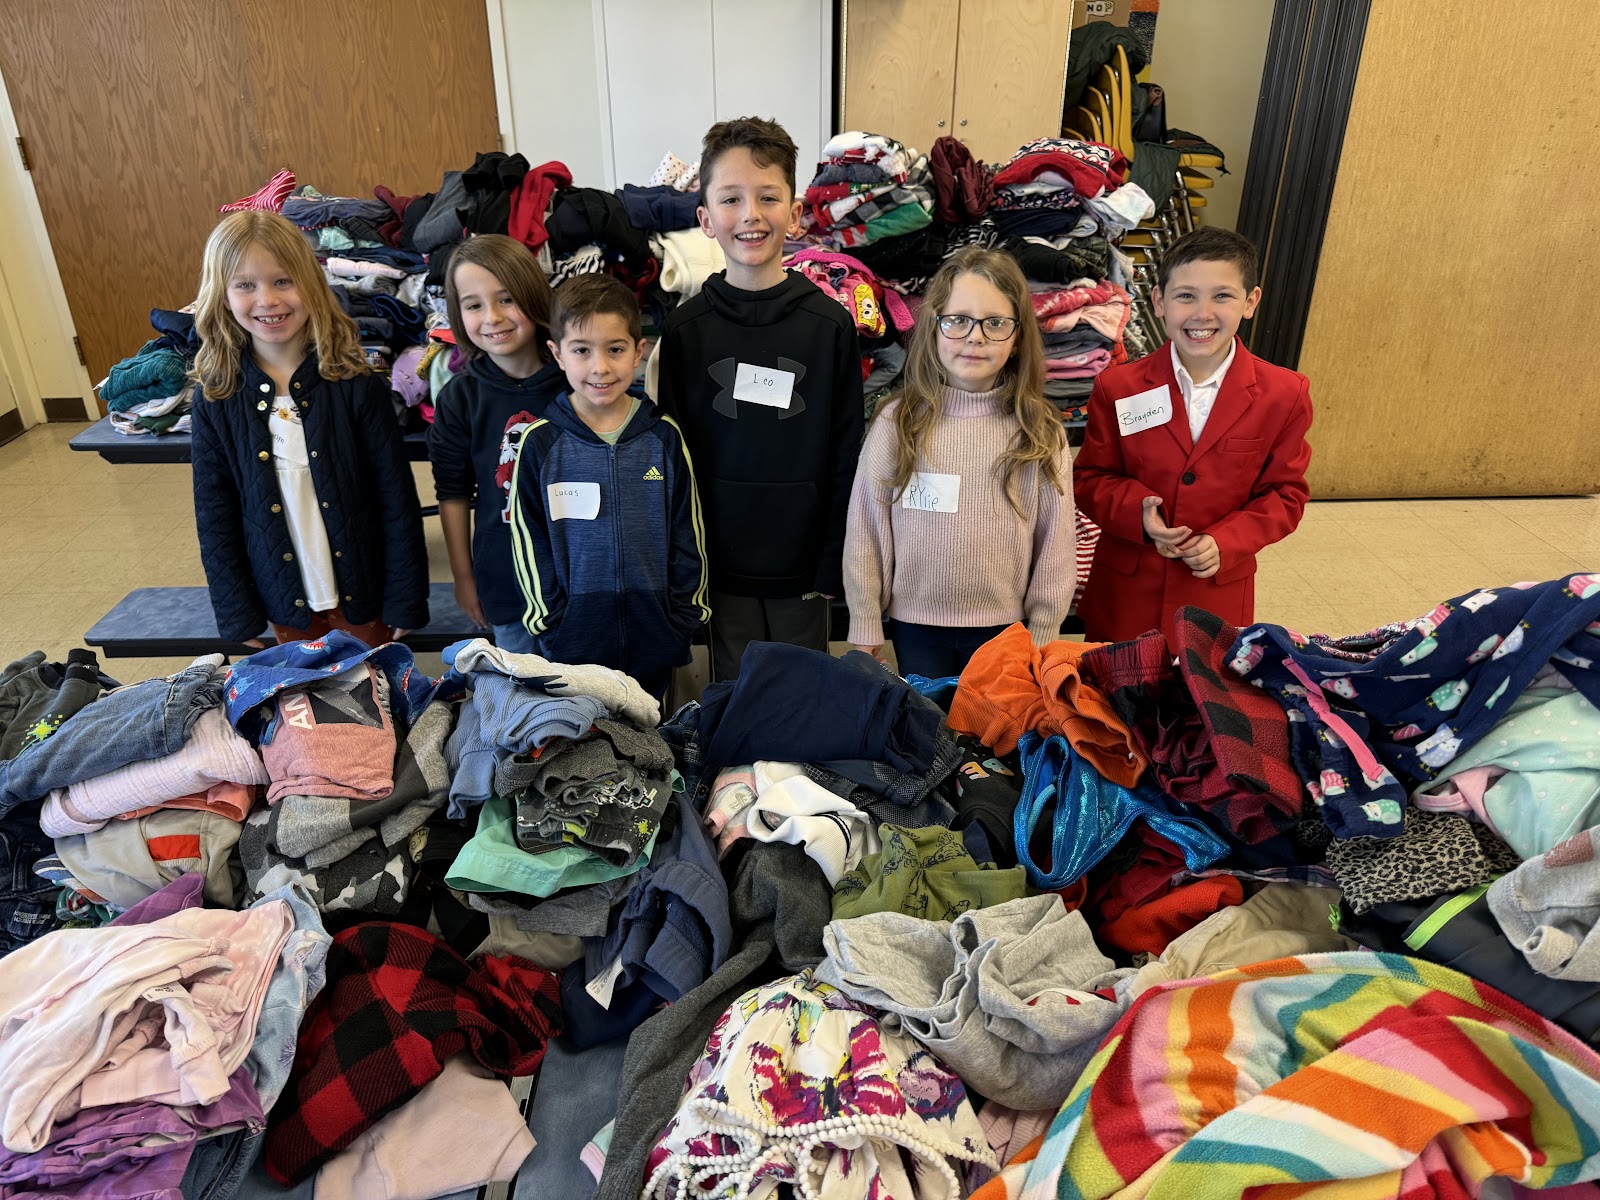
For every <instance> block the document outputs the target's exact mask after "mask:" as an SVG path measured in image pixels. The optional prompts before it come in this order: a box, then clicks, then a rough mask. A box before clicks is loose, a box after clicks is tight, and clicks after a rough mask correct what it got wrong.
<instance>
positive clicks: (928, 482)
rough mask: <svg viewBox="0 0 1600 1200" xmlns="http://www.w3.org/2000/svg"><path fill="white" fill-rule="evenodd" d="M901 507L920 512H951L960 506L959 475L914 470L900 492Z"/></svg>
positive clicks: (958, 509) (956, 510)
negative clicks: (903, 489) (904, 488)
mask: <svg viewBox="0 0 1600 1200" xmlns="http://www.w3.org/2000/svg"><path fill="white" fill-rule="evenodd" d="M900 507H901V508H915V509H918V510H919V511H921V512H937V513H953V512H958V511H960V508H961V476H959V475H936V474H934V473H933V472H931V471H916V472H914V473H913V474H912V476H911V478H910V479H909V480H908V481H907V482H906V490H905V491H903V492H901V493H900Z"/></svg>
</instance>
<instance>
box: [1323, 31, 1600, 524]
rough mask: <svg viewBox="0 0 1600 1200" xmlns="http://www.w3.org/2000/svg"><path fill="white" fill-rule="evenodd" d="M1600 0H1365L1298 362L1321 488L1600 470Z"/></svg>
mask: <svg viewBox="0 0 1600 1200" xmlns="http://www.w3.org/2000/svg"><path fill="white" fill-rule="evenodd" d="M1596 62H1600V4H1591V3H1573V2H1571V0H1523V2H1522V3H1519V4H1517V5H1515V6H1504V5H1498V4H1481V3H1479V4H1451V5H1431V4H1417V3H1415V2H1414V0H1373V3H1372V8H1371V14H1370V17H1369V20H1368V24H1367V31H1366V43H1365V46H1364V48H1363V50H1362V56H1361V67H1360V74H1359V76H1358V78H1357V81H1356V91H1355V98H1354V103H1353V105H1352V107H1351V112H1350V121H1349V126H1348V128H1347V130H1346V133H1345V139H1344V150H1343V155H1342V158H1341V161H1340V164H1339V177H1338V182H1337V186H1336V188H1335V191H1334V202H1333V208H1332V212H1331V213H1330V216H1329V221H1328V229H1327V237H1326V240H1325V241H1324V243H1323V248H1322V258H1321V262H1320V264H1319V267H1318V272H1317V283H1316V290H1315V293H1314V294H1313V297H1312V305H1311V313H1310V317H1309V321H1308V324H1307V329H1306V338H1305V346H1304V349H1303V351H1302V354H1301V359H1300V370H1301V371H1302V372H1304V373H1305V374H1306V375H1307V376H1309V377H1310V379H1311V395H1312V400H1313V402H1314V404H1315V405H1316V412H1317V416H1316V424H1315V426H1314V427H1313V429H1312V432H1311V442H1312V445H1313V447H1314V449H1315V455H1314V457H1313V460H1312V466H1311V484H1312V495H1313V496H1315V497H1318V498H1325V499H1326V498H1352V497H1407V496H1504V495H1527V496H1541V495H1558V494H1570V493H1590V492H1595V491H1600V377H1597V374H1596V370H1595V345H1596V340H1595V335H1594V322H1595V316H1594V304H1593V302H1592V296H1593V294H1594V291H1595V286H1596V279H1597V268H1600V216H1597V214H1600V156H1596V154H1595V153H1594V123H1595V112H1596V97H1595V85H1596V77H1595V73H1594V70H1593V64H1594V63H1596Z"/></svg>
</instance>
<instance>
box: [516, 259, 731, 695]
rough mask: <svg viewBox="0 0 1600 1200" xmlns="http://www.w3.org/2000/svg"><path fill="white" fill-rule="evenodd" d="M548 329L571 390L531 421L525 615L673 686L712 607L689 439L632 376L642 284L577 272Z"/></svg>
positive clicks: (564, 648) (523, 534)
mask: <svg viewBox="0 0 1600 1200" xmlns="http://www.w3.org/2000/svg"><path fill="white" fill-rule="evenodd" d="M550 333H551V336H552V338H553V339H554V340H553V341H551V343H550V350H551V352H552V353H553V354H554V355H555V358H556V361H557V362H558V363H559V364H560V365H561V369H562V371H563V372H564V373H565V374H566V377H567V385H568V390H567V391H566V392H563V393H562V394H561V395H560V396H559V397H558V398H557V399H556V400H555V401H554V402H553V403H552V404H551V405H550V407H549V409H548V410H546V412H545V415H544V417H543V419H541V420H537V421H535V422H533V424H531V425H530V426H528V428H527V430H526V431H525V432H524V433H523V435H522V440H521V443H520V445H519V447H518V450H517V458H516V465H515V467H514V468H513V470H512V483H511V490H512V494H513V497H514V502H513V504H512V510H511V548H512V555H513V558H514V560H515V564H516V571H517V582H518V585H519V586H520V587H521V589H522V594H523V597H524V599H525V600H526V601H527V607H526V610H525V612H524V614H523V623H524V624H525V625H526V626H527V628H528V632H529V633H531V634H532V635H533V637H534V641H535V644H536V645H537V647H538V651H539V653H540V654H542V655H544V657H546V658H548V659H550V660H551V661H553V662H565V663H599V664H601V665H602V666H607V667H616V668H618V669H619V670H622V671H626V672H627V673H628V674H629V675H632V676H633V677H634V678H635V679H636V680H638V681H639V684H640V686H641V687H643V688H644V689H645V690H646V691H648V692H649V693H650V694H651V695H653V696H656V697H661V696H664V695H665V694H666V690H667V684H668V683H669V682H670V681H671V678H672V668H673V667H676V666H682V665H683V664H685V663H687V662H688V661H689V640H690V638H691V637H692V636H693V635H694V632H695V630H696V629H697V628H698V627H699V626H700V625H702V624H704V623H705V622H706V621H707V620H709V619H710V617H711V610H710V608H709V607H707V599H706V589H707V577H706V556H705V522H704V520H703V519H702V517H701V514H700V499H699V497H698V495H696V493H695V481H694V469H693V467H692V466H691V465H690V462H689V452H688V450H687V448H686V447H685V446H684V443H683V433H682V431H681V430H680V429H679V428H678V426H677V425H676V424H675V423H674V422H673V421H672V420H671V418H669V417H665V416H662V415H661V414H660V413H659V412H658V411H657V410H656V406H655V405H654V404H652V403H650V401H649V400H648V399H645V398H644V397H643V396H642V395H640V394H639V393H638V392H637V391H635V390H633V389H631V387H630V385H631V384H632V382H633V377H634V372H635V371H636V370H637V368H638V365H639V357H640V352H641V347H640V344H639V339H640V319H639V304H638V302H637V301H636V300H635V299H634V297H633V293H632V292H630V291H629V290H628V289H627V288H626V287H624V286H623V285H622V284H621V283H619V282H617V281H616V280H615V279H612V278H611V277H610V276H607V275H580V276H578V277H577V278H575V279H572V280H569V281H568V282H567V283H565V284H563V285H562V286H561V287H560V288H559V289H558V290H557V292H556V295H555V305H554V308H553V309H552V311H551V314H550Z"/></svg>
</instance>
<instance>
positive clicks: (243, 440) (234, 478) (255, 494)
mask: <svg viewBox="0 0 1600 1200" xmlns="http://www.w3.org/2000/svg"><path fill="white" fill-rule="evenodd" d="M242 367H243V371H242V376H243V379H242V383H241V384H240V387H239V390H238V391H236V392H234V394H233V395H231V396H229V397H227V398H226V399H224V400H218V401H216V402H212V401H209V400H207V399H206V398H205V396H204V395H202V394H201V392H200V389H199V388H196V389H195V397H194V418H193V425H194V432H193V461H194V517H195V525H196V526H197V527H198V528H199V532H200V558H201V561H202V562H203V563H204V564H205V569H206V582H207V583H208V584H209V585H210V588H211V607H212V609H213V610H214V611H215V612H216V615H217V631H218V633H220V634H221V635H222V636H223V637H225V638H233V639H235V640H239V641H242V640H244V639H245V638H252V637H256V636H258V635H259V634H260V633H261V632H262V631H263V630H264V629H265V628H266V627H267V623H268V622H269V621H271V622H273V623H274V624H278V625H287V626H290V627H291V628H295V629H306V628H308V627H309V626H310V624H311V611H310V609H308V608H307V607H306V602H305V586H304V584H303V583H302V582H301V579H300V565H299V563H297V562H296V561H295V560H294V547H293V544H292V543H291V542H290V540H289V521H288V518H287V516H286V515H285V514H284V511H283V496H282V494H281V493H280V492H279V490H278V472H277V467H276V464H275V463H274V462H273V458H272V434H271V432H270V431H269V429H268V428H267V416H268V411H269V408H270V405H271V400H272V394H273V391H274V388H273V384H272V380H271V379H270V378H269V377H268V376H267V374H266V373H265V372H264V371H262V370H261V368H260V367H259V366H257V365H256V363H255V361H254V360H253V359H252V358H251V357H250V354H249V352H248V351H246V352H245V354H244V356H243V362H242ZM289 394H290V395H291V396H293V397H294V399H295V402H296V403H297V404H298V405H299V407H300V412H301V419H302V421H303V423H304V425H305V431H306V449H307V450H309V451H310V452H311V478H312V482H313V483H314V484H315V485H316V489H317V495H318V497H319V498H320V499H321V501H322V505H323V511H322V519H323V521H324V522H325V523H326V525H327V529H328V545H329V547H330V548H331V549H332V550H333V553H334V561H333V568H334V574H335V576H336V578H337V579H338V582H339V595H340V600H341V604H340V607H341V608H343V610H344V615H345V617H346V618H347V619H348V620H349V621H351V622H352V623H353V624H356V625H362V624H365V623H366V622H368V621H374V620H379V619H381V620H382V621H383V622H384V623H385V624H388V625H390V626H393V627H394V628H397V629H418V628H421V627H422V626H423V625H426V624H427V623H428V552H427V548H426V546H425V544H424V542H423V536H422V510H421V507H420V506H419V504H418V503H417V488H416V484H415V483H414V482H413V480H412V477H411V466H410V464H409V463H408V462H407V461H406V457H405V447H404V445H403V443H402V442H401V440H400V428H399V426H398V425H397V424H396V423H395V418H394V408H393V404H392V402H391V401H390V399H389V389H388V387H387V386H386V385H385V384H384V382H383V380H382V378H381V377H379V376H377V375H360V376H357V377H356V378H354V379H324V378H322V376H321V375H320V374H318V372H317V360H316V356H315V355H314V354H312V355H307V356H306V360H305V362H303V363H301V364H300V369H299V370H298V371H296V372H295V373H294V377H293V378H292V379H291V380H290V393H289Z"/></svg>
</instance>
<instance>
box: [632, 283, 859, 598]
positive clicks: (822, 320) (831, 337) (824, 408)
mask: <svg viewBox="0 0 1600 1200" xmlns="http://www.w3.org/2000/svg"><path fill="white" fill-rule="evenodd" d="M660 354H661V365H660V379H659V392H660V396H659V398H660V400H661V407H662V409H663V411H665V412H666V413H667V414H668V415H669V416H671V417H673V418H674V419H675V420H676V421H677V422H678V423H679V424H680V425H681V426H682V428H683V434H684V438H685V440H686V441H687V442H688V445H689V451H690V453H691V454H692V455H693V456H694V461H695V463H696V464H697V469H698V472H699V480H700V494H701V498H702V500H703V501H704V503H705V508H706V522H707V542H708V548H709V553H710V557H711V579H712V583H713V585H714V586H715V587H716V588H717V589H718V590H719V591H724V592H730V593H732V594H733V595H736V596H760V597H764V598H768V599H779V598H784V597H794V596H803V595H805V594H806V593H808V592H821V593H823V594H824V595H828V596H842V595H844V590H843V589H844V582H843V566H842V562H843V557H844V528H845V517H846V515H847V513H848V512H849V508H850V487H851V484H852V483H853V482H854V480H855V475H856V458H857V457H858V456H859V455H860V453H861V438H862V429H863V424H864V417H863V412H862V401H861V351H860V347H859V345H858V344H857V341H856V327H855V321H854V320H853V319H852V318H851V316H850V314H849V313H847V312H846V311H845V310H844V306H843V305H841V304H839V302H838V301H836V300H834V299H833V298H831V297H829V296H827V295H824V294H823V292H822V291H821V289H819V288H818V287H817V286H816V284H814V283H812V282H811V281H810V280H809V279H807V278H806V277H805V276H803V275H800V274H797V273H796V272H793V271H791V272H789V273H788V274H787V275H786V276H785V278H784V281H783V282H782V283H780V284H778V285H777V286H776V287H772V288H768V289H766V290H765V291H760V292H749V291H745V290H744V289H743V288H736V287H734V286H732V285H731V284H729V283H728V280H727V275H726V274H725V273H724V272H718V273H717V274H715V275H712V276H711V277H710V278H709V279H707V280H706V283H705V287H704V288H703V289H702V290H701V292H700V294H699V295H697V296H695V297H694V298H693V299H692V300H689V301H687V302H685V303H684V304H682V305H681V306H679V307H678V308H676V309H674V310H673V312H672V315H671V316H670V317H668V318H667V328H666V332H665V334H664V335H663V336H662V339H661V347H660ZM752 375H755V376H766V377H767V378H769V379H775V380H777V381H778V385H777V387H776V388H772V389H768V390H766V391H765V392H755V391H752V389H751V388H750V387H749V386H748V385H747V384H746V383H744V382H742V381H741V380H742V376H743V377H748V376H752ZM791 378H792V386H789V387H786V386H785V385H787V384H789V382H790V380H791ZM751 395H755V396H757V397H758V398H756V399H749V398H747V397H749V396H751Z"/></svg>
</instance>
